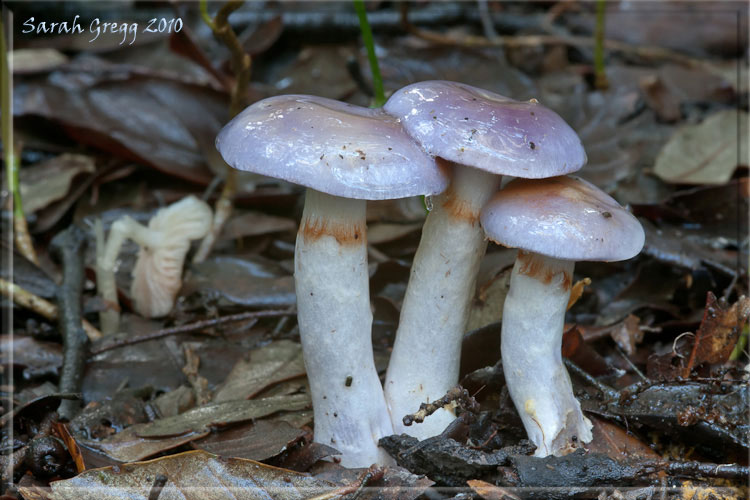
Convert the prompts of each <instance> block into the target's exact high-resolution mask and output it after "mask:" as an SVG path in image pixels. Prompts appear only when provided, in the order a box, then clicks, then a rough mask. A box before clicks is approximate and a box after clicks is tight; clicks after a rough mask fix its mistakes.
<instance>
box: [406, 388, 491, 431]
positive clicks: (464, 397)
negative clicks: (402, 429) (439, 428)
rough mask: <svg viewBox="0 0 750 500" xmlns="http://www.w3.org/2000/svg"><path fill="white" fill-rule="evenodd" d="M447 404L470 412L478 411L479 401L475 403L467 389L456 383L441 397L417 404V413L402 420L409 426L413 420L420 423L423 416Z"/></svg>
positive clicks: (427, 415) (425, 416) (422, 420)
mask: <svg viewBox="0 0 750 500" xmlns="http://www.w3.org/2000/svg"><path fill="white" fill-rule="evenodd" d="M448 405H451V406H452V407H453V408H463V409H464V410H465V411H468V412H470V413H476V412H478V411H479V403H477V400H476V399H474V397H473V396H472V395H471V394H469V391H467V390H466V389H464V388H463V387H461V386H460V385H457V386H455V387H453V388H452V389H450V390H449V391H448V392H447V393H446V394H445V396H443V397H442V398H440V399H436V400H435V401H433V402H432V403H422V404H421V405H419V411H418V412H417V413H413V414H410V415H406V416H405V417H404V418H403V420H402V421H403V423H404V425H406V426H409V425H411V424H413V423H414V422H416V423H418V424H420V423H422V422H424V419H425V418H427V417H429V416H430V415H432V414H433V413H435V412H436V411H438V410H439V409H440V408H443V407H444V406H448Z"/></svg>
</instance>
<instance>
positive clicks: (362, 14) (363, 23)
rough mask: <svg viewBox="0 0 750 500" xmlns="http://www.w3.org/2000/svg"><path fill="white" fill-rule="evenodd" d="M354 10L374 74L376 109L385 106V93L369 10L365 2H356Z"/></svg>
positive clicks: (362, 0)
mask: <svg viewBox="0 0 750 500" xmlns="http://www.w3.org/2000/svg"><path fill="white" fill-rule="evenodd" d="M354 9H355V10H356V11H357V18H358V19H359V30H360V32H361V33H362V41H363V42H364V44H365V48H367V59H368V61H369V62H370V71H371V72H372V87H373V91H374V92H375V102H374V105H375V107H376V108H379V107H380V106H382V105H383V104H385V92H384V91H383V77H382V76H381V75H380V66H379V65H378V56H377V55H376V54H375V41H374V39H373V37H372V29H370V23H369V21H368V20H367V10H366V9H365V2H364V0H354Z"/></svg>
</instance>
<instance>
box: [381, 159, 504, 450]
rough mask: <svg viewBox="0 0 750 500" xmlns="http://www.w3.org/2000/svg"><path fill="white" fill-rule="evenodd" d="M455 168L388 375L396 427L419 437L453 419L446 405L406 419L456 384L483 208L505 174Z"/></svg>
mask: <svg viewBox="0 0 750 500" xmlns="http://www.w3.org/2000/svg"><path fill="white" fill-rule="evenodd" d="M454 170H455V174H454V179H453V182H452V184H451V187H450V188H449V189H448V191H446V192H445V193H443V194H442V195H440V196H438V197H436V199H435V201H434V208H433V210H432V211H431V212H430V214H429V215H428V216H427V220H426V221H425V224H424V227H423V228H422V239H421V241H420V242H419V248H418V249H417V253H416V255H415V256H414V263H413V264H412V268H411V276H410V278H409V284H408V287H407V289H406V295H405V297H404V303H403V307H402V308H401V318H400V320H399V326H398V331H397V333H396V341H395V344H394V346H393V353H392V354H391V361H390V364H389V365H388V373H387V375H386V380H385V395H386V401H387V402H388V407H389V410H390V412H391V420H392V422H393V428H394V430H395V431H396V433H406V434H409V435H412V436H414V437H417V438H419V439H425V438H427V437H430V436H435V435H437V434H440V433H441V432H442V431H443V430H444V429H445V427H446V426H447V425H448V424H449V423H450V422H451V421H452V420H453V419H454V418H455V414H454V413H453V411H451V410H447V409H441V410H438V411H437V412H436V413H435V414H433V415H431V416H429V417H428V418H427V419H425V421H424V423H421V424H413V425H411V426H409V427H406V426H405V425H404V424H403V422H402V419H403V417H404V416H405V415H407V414H410V413H415V412H416V411H417V410H419V405H420V404H421V403H425V402H430V401H434V400H436V399H438V398H441V397H442V396H444V395H445V393H446V392H447V391H448V390H449V389H450V388H451V387H453V386H455V385H456V384H457V383H458V370H459V363H460V359H461V341H462V339H463V335H464V331H465V329H466V322H467V320H468V317H469V307H470V305H471V299H472V297H473V295H474V287H475V285H476V279H477V272H478V270H479V264H480V263H481V260H482V257H483V256H484V253H485V250H486V249H487V241H486V240H485V236H484V232H483V231H482V228H481V227H480V226H479V211H480V210H481V208H482V206H483V205H484V204H485V203H486V202H487V201H488V200H489V198H490V197H491V196H492V195H493V194H494V193H495V191H496V189H497V186H498V185H499V183H500V176H497V175H493V174H489V173H486V172H483V171H481V170H477V169H474V168H470V167H465V166H461V165H457V166H456V167H455V169H454Z"/></svg>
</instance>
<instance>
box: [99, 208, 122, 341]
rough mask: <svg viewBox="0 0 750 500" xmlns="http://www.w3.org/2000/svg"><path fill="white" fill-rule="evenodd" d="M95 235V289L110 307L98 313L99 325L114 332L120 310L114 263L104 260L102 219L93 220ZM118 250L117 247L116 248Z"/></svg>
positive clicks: (118, 322)
mask: <svg viewBox="0 0 750 500" xmlns="http://www.w3.org/2000/svg"><path fill="white" fill-rule="evenodd" d="M94 234H95V235H96V289H97V290H98V291H99V295H100V296H101V298H102V300H103V301H104V303H105V304H107V305H109V304H111V305H112V307H111V308H109V309H106V310H103V311H101V312H100V313H99V325H100V328H101V331H102V332H103V333H104V334H105V335H109V334H111V333H115V332H116V331H117V329H118V327H119V325H120V311H119V310H118V305H117V284H116V282H115V270H114V265H112V266H108V265H107V263H106V262H105V260H104V252H105V248H104V227H103V226H102V220H101V219H96V222H94ZM118 251H119V249H118Z"/></svg>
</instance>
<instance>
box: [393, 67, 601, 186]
mask: <svg viewBox="0 0 750 500" xmlns="http://www.w3.org/2000/svg"><path fill="white" fill-rule="evenodd" d="M383 109H385V110H386V112H388V113H390V114H391V115H393V116H395V117H397V118H399V119H400V120H401V123H402V124H403V125H404V128H405V129H406V131H407V132H408V133H409V134H410V135H411V136H412V137H414V139H415V140H417V141H418V142H419V143H420V144H421V145H422V147H423V148H424V149H425V150H426V151H427V152H428V153H430V154H432V155H435V156H440V157H442V158H445V159H446V160H450V161H453V162H456V163H461V164H464V165H469V166H472V167H476V168H479V169H482V170H486V171H488V172H491V173H494V174H500V175H512V176H515V177H524V178H531V179H538V178H543V177H552V176H556V175H564V174H568V173H570V172H575V171H576V170H578V169H580V168H581V167H582V166H583V165H584V164H585V163H586V153H585V151H584V150H583V145H582V144H581V140H580V139H579V138H578V135H576V133H575V132H574V131H573V129H572V128H570V126H569V125H568V124H567V123H565V121H564V120H563V119H562V118H560V116H559V115H558V114H557V113H555V112H554V111H552V110H550V109H547V108H545V107H544V106H542V105H541V104H539V103H538V102H537V101H536V100H534V99H532V100H531V101H528V102H521V101H515V100H513V99H509V98H507V97H503V96H501V95H498V94H494V93H492V92H488V91H486V90H482V89H479V88H476V87H471V86H469V85H464V84H462V83H456V82H448V81H437V80H436V81H427V82H419V83H415V84H412V85H409V86H407V87H404V88H403V89H401V90H399V91H397V92H396V93H394V94H393V95H392V96H391V98H390V99H388V102H386V103H385V106H384V107H383Z"/></svg>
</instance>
